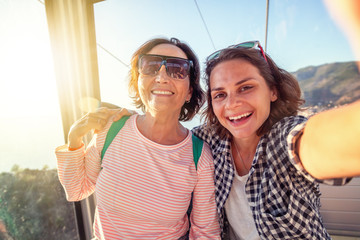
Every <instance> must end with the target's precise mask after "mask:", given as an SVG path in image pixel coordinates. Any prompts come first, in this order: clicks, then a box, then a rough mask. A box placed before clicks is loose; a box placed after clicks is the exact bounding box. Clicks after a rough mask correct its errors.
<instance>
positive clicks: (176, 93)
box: [138, 44, 191, 116]
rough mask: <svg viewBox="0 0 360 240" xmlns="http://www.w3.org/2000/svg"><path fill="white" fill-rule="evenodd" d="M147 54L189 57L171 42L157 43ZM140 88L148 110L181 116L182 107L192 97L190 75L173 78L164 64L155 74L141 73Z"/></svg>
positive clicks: (141, 96)
mask: <svg viewBox="0 0 360 240" xmlns="http://www.w3.org/2000/svg"><path fill="white" fill-rule="evenodd" d="M147 54H155V55H162V56H171V57H180V58H185V59H187V56H186V54H185V53H184V52H183V51H182V50H181V49H180V48H178V47H176V46H174V45H171V44H160V45H157V46H155V47H154V48H153V49H151V51H150V52H148V53H147ZM138 89H139V94H140V98H141V101H142V102H143V104H144V105H145V107H146V111H147V112H162V113H166V114H174V115H176V114H177V116H179V115H180V110H181V107H182V106H183V105H184V103H185V101H188V100H190V98H191V90H190V80H189V76H187V77H186V78H185V79H177V78H172V77H170V76H168V74H167V73H166V68H165V66H164V65H163V66H161V68H160V71H159V72H158V73H157V74H156V75H155V76H149V75H144V74H142V73H140V74H139V78H138Z"/></svg>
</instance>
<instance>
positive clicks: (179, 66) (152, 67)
mask: <svg viewBox="0 0 360 240" xmlns="http://www.w3.org/2000/svg"><path fill="white" fill-rule="evenodd" d="M162 65H164V66H165V69H166V73H167V75H168V76H169V77H171V78H175V79H185V78H186V77H187V76H189V74H190V68H191V67H192V66H193V62H192V61H191V60H188V59H184V58H178V57H170V56H162V55H154V54H142V55H140V56H139V66H138V69H139V72H140V73H141V74H144V75H149V76H155V75H156V74H157V73H158V72H159V71H160V68H161V66H162Z"/></svg>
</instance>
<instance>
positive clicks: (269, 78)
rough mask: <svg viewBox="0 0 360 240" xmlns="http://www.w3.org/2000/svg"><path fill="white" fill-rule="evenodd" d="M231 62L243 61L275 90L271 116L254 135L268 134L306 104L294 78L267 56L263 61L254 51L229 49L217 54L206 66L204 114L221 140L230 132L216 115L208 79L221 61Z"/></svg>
mask: <svg viewBox="0 0 360 240" xmlns="http://www.w3.org/2000/svg"><path fill="white" fill-rule="evenodd" d="M233 59H243V60H245V61H247V62H249V63H250V64H252V65H253V66H254V67H256V68H257V69H258V70H259V73H260V75H261V76H262V77H263V78H264V79H265V81H266V84H267V85H268V86H269V88H270V89H275V90H276V93H277V100H276V101H274V102H272V103H271V105H270V114H269V117H268V118H267V120H266V121H265V122H264V123H263V125H262V126H261V127H260V128H259V129H258V130H257V132H256V133H257V135H258V136H261V135H263V134H265V133H267V132H268V131H269V130H270V129H271V127H272V126H273V125H274V124H275V123H276V122H278V121H279V120H281V119H282V118H284V117H287V116H294V115H297V113H298V111H299V110H301V108H300V106H301V105H302V104H303V103H304V102H305V101H304V100H303V99H302V98H301V89H300V86H299V84H298V81H297V80H296V78H295V77H294V76H293V75H291V74H290V73H289V72H287V71H285V70H284V69H281V68H279V67H278V66H277V65H276V64H275V62H274V61H273V60H272V59H271V58H270V57H269V56H268V55H267V54H266V59H267V61H266V60H265V59H264V57H263V56H262V55H261V54H260V51H259V50H256V49H245V48H228V49H224V50H223V51H222V52H221V53H220V55H219V56H218V57H217V58H215V59H213V60H210V61H208V62H207V63H206V69H205V83H206V87H207V89H206V95H207V107H206V108H205V110H204V112H203V117H205V120H206V123H207V126H208V127H209V128H212V129H214V130H215V131H216V132H217V134H219V136H220V137H221V138H225V137H231V133H230V132H229V131H228V130H227V129H226V128H224V127H223V126H222V125H221V124H220V122H219V121H218V119H217V117H216V116H215V113H214V110H213V107H212V99H211V89H210V76H211V72H212V70H213V69H214V68H215V67H216V66H217V65H218V64H219V63H221V62H224V61H229V60H233Z"/></svg>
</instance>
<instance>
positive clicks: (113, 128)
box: [100, 116, 130, 165]
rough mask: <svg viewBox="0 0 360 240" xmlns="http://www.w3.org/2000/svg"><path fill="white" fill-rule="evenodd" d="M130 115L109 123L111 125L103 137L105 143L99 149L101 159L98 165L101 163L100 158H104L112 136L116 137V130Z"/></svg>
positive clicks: (117, 130)
mask: <svg viewBox="0 0 360 240" xmlns="http://www.w3.org/2000/svg"><path fill="white" fill-rule="evenodd" d="M129 117H130V116H124V117H122V118H121V119H120V120H118V121H116V122H113V123H112V124H111V127H110V129H109V131H108V133H107V135H106V138H105V143H104V147H103V149H102V150H101V160H100V165H101V164H102V160H103V158H104V155H105V152H106V150H107V149H108V147H109V146H110V144H111V142H112V141H113V140H114V138H115V137H116V135H117V134H118V132H119V131H120V129H121V128H122V127H123V126H124V124H125V122H126V120H128V119H129Z"/></svg>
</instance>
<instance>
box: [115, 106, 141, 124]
mask: <svg viewBox="0 0 360 240" xmlns="http://www.w3.org/2000/svg"><path fill="white" fill-rule="evenodd" d="M112 111H113V120H114V121H118V120H120V119H121V118H122V117H124V116H131V115H133V114H135V113H136V112H135V113H134V111H131V110H130V111H129V110H127V109H126V108H121V109H113V110H112Z"/></svg>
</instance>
